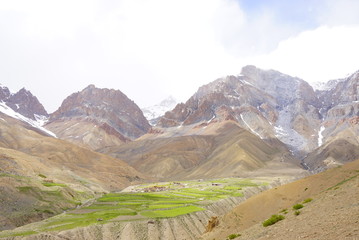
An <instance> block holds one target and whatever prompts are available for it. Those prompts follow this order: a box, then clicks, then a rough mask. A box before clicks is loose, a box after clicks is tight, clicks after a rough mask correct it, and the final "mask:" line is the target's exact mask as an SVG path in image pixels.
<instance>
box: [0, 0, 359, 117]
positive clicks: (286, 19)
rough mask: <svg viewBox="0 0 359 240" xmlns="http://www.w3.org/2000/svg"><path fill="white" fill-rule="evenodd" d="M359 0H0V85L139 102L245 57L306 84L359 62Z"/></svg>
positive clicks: (58, 98) (230, 71)
mask: <svg viewBox="0 0 359 240" xmlns="http://www.w3.org/2000/svg"><path fill="white" fill-rule="evenodd" d="M358 12H359V1H357V0H340V1H338V0H298V1H297V0H291V1H288V0H287V1H286V0H61V1H58V0H56V1H55V0H32V1H28V0H11V1H8V0H0V83H1V84H3V85H5V86H7V87H9V88H10V90H11V91H12V92H16V91H18V90H19V89H20V88H22V87H25V88H26V89H28V90H30V91H31V92H32V93H33V94H34V95H35V96H37V98H38V99H39V100H40V102H41V103H42V104H43V105H44V107H45V108H46V110H47V111H48V112H49V113H51V112H53V111H55V110H56V109H57V108H58V107H60V105H61V103H62V101H63V100H64V99H65V98H66V97H67V96H69V95H70V94H72V93H74V92H77V91H81V90H82V89H83V88H85V87H86V86H88V85H89V84H95V85H96V86H97V87H100V88H114V89H119V90H121V91H122V92H123V93H125V94H126V95H127V96H128V97H129V98H130V99H132V100H134V101H135V102H136V103H137V104H138V105H139V106H140V107H146V106H151V105H154V104H156V103H158V102H160V101H161V100H163V99H164V98H166V97H167V96H169V95H172V96H174V97H175V98H177V99H178V100H179V101H186V100H187V99H188V98H189V97H190V96H191V95H193V94H194V93H195V92H196V91H197V89H198V88H199V87H200V86H202V85H204V84H207V83H209V82H211V81H213V80H215V79H217V78H220V77H224V76H226V75H238V74H240V71H241V68H242V67H243V66H245V65H255V66H257V67H259V68H263V69H275V70H278V71H280V72H283V73H285V74H289V75H291V76H296V77H299V78H302V79H304V80H306V81H308V82H318V81H328V80H331V79H336V78H343V77H345V76H347V75H348V74H350V73H353V72H355V71H357V70H359V61H358V60H357V59H358V56H359V14H357V13H358Z"/></svg>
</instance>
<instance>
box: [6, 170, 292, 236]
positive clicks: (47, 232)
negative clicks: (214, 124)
mask: <svg viewBox="0 0 359 240" xmlns="http://www.w3.org/2000/svg"><path fill="white" fill-rule="evenodd" d="M292 180H293V178H292V177H288V176H284V177H281V178H278V177H275V178H274V177H266V178H263V177H262V178H252V179H243V178H224V179H214V180H202V179H200V180H194V181H178V182H166V183H163V182H161V183H153V184H144V185H138V186H131V187H128V188H126V189H125V190H124V191H122V192H120V193H110V194H106V195H104V196H102V197H101V198H99V199H97V200H95V201H94V202H93V203H92V204H91V205H90V206H85V207H82V208H79V209H76V210H72V211H68V212H66V213H63V214H60V215H58V216H55V217H52V218H49V219H46V220H44V221H41V222H37V223H33V224H29V225H25V226H23V227H19V228H17V229H14V230H9V231H3V232H0V238H5V239H60V238H68V239H197V238H198V237H200V235H202V234H203V233H204V232H205V230H206V225H207V222H208V219H210V218H211V217H212V216H219V215H223V214H225V213H227V212H229V211H230V210H231V209H232V208H233V207H235V206H236V205H238V204H239V203H240V202H243V201H245V199H247V198H248V197H250V196H252V195H254V194H257V193H258V192H261V191H264V190H266V189H268V188H271V187H273V186H278V185H281V184H283V183H285V182H288V181H292Z"/></svg>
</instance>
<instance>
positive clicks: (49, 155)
mask: <svg viewBox="0 0 359 240" xmlns="http://www.w3.org/2000/svg"><path fill="white" fill-rule="evenodd" d="M145 179H146V180H147V178H146V177H145V176H144V175H143V174H141V173H139V172H138V171H136V170H135V169H133V168H132V167H130V166H129V165H128V164H126V163H125V162H123V161H121V160H119V159H115V158H112V157H109V156H106V155H103V154H100V153H96V152H93V151H91V150H89V149H87V148H81V147H78V146H76V145H74V144H71V143H69V142H67V141H64V140H60V139H57V138H54V137H49V136H48V135H47V134H45V133H44V132H43V131H40V130H39V129H37V128H34V127H32V126H31V125H29V124H28V123H26V122H23V121H20V120H17V119H15V118H12V117H10V116H8V115H6V114H3V113H0V206H1V211H0V230H2V229H9V228H13V227H17V226H21V225H23V224H25V223H29V222H33V221H37V220H40V219H43V218H46V217H49V216H51V215H54V214H58V213H61V212H63V211H64V210H65V209H68V208H74V207H76V206H77V205H78V204H81V203H83V202H85V201H86V200H88V199H89V198H92V197H94V196H96V195H98V194H99V193H103V192H108V191H116V190H120V189H122V188H124V187H126V186H128V185H130V184H133V183H137V182H139V181H143V180H145Z"/></svg>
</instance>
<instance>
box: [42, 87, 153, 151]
mask: <svg viewBox="0 0 359 240" xmlns="http://www.w3.org/2000/svg"><path fill="white" fill-rule="evenodd" d="M62 121H64V122H69V123H70V122H71V123H73V124H76V123H80V122H81V123H82V125H83V126H85V125H86V126H88V127H87V128H86V127H84V128H83V132H82V133H81V134H82V135H86V134H88V133H89V132H93V131H94V133H93V134H92V135H91V136H89V137H87V138H86V139H87V140H86V141H89V142H93V141H97V138H98V137H96V134H98V132H96V131H95V130H96V129H97V128H100V129H101V131H102V132H103V131H105V132H106V133H108V134H109V135H111V136H115V137H116V138H117V139H120V140H121V141H127V140H128V139H136V138H138V137H140V136H142V135H143V134H145V133H147V132H148V130H149V129H150V128H151V126H150V125H149V123H148V121H147V120H146V118H145V117H144V116H143V113H142V111H141V109H140V108H139V107H138V106H137V105H136V104H135V103H134V102H133V101H132V100H131V99H129V98H128V97H127V96H126V95H125V94H124V93H122V92H121V91H120V90H114V89H107V88H96V87H95V86H94V85H93V84H91V85H89V86H88V87H86V88H85V89H83V90H82V91H80V92H76V93H73V94H71V95H70V96H69V97H67V98H66V99H65V100H64V101H63V102H62V104H61V106H60V108H59V109H58V110H56V111H55V112H54V113H52V114H51V116H50V122H49V124H47V127H49V128H50V129H52V130H53V131H54V132H55V133H56V134H57V135H58V136H59V137H61V133H63V134H66V131H64V129H62V127H60V128H59V129H55V126H57V123H58V122H62ZM64 128H65V127H64ZM88 128H90V129H88ZM60 131H61V133H60ZM81 131H82V130H81ZM99 131H100V130H99ZM76 134H77V135H79V134H80V133H76ZM104 138H105V137H104ZM104 141H105V140H104ZM116 141H117V140H116ZM111 143H112V142H111ZM108 144H110V143H108ZM101 146H102V143H99V145H96V147H101Z"/></svg>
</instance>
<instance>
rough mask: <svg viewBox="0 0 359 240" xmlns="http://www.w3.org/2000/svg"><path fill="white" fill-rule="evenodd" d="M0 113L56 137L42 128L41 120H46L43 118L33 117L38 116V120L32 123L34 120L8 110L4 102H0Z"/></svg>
mask: <svg viewBox="0 0 359 240" xmlns="http://www.w3.org/2000/svg"><path fill="white" fill-rule="evenodd" d="M0 112H2V113H4V114H6V115H8V116H10V117H12V118H15V119H18V120H20V121H23V122H26V123H28V124H30V125H31V126H33V127H35V128H37V129H39V130H41V131H43V132H45V133H47V134H49V135H50V136H52V137H55V138H56V135H55V134H54V133H53V132H51V131H49V130H47V129H46V128H44V127H42V125H41V123H43V119H44V118H46V117H44V116H41V117H40V116H39V115H35V118H36V116H38V118H37V121H34V120H32V119H30V118H27V117H25V116H23V115H21V114H20V113H17V112H15V111H14V110H12V109H11V108H9V107H8V106H7V105H6V104H5V103H4V102H0ZM39 119H42V120H39Z"/></svg>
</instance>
